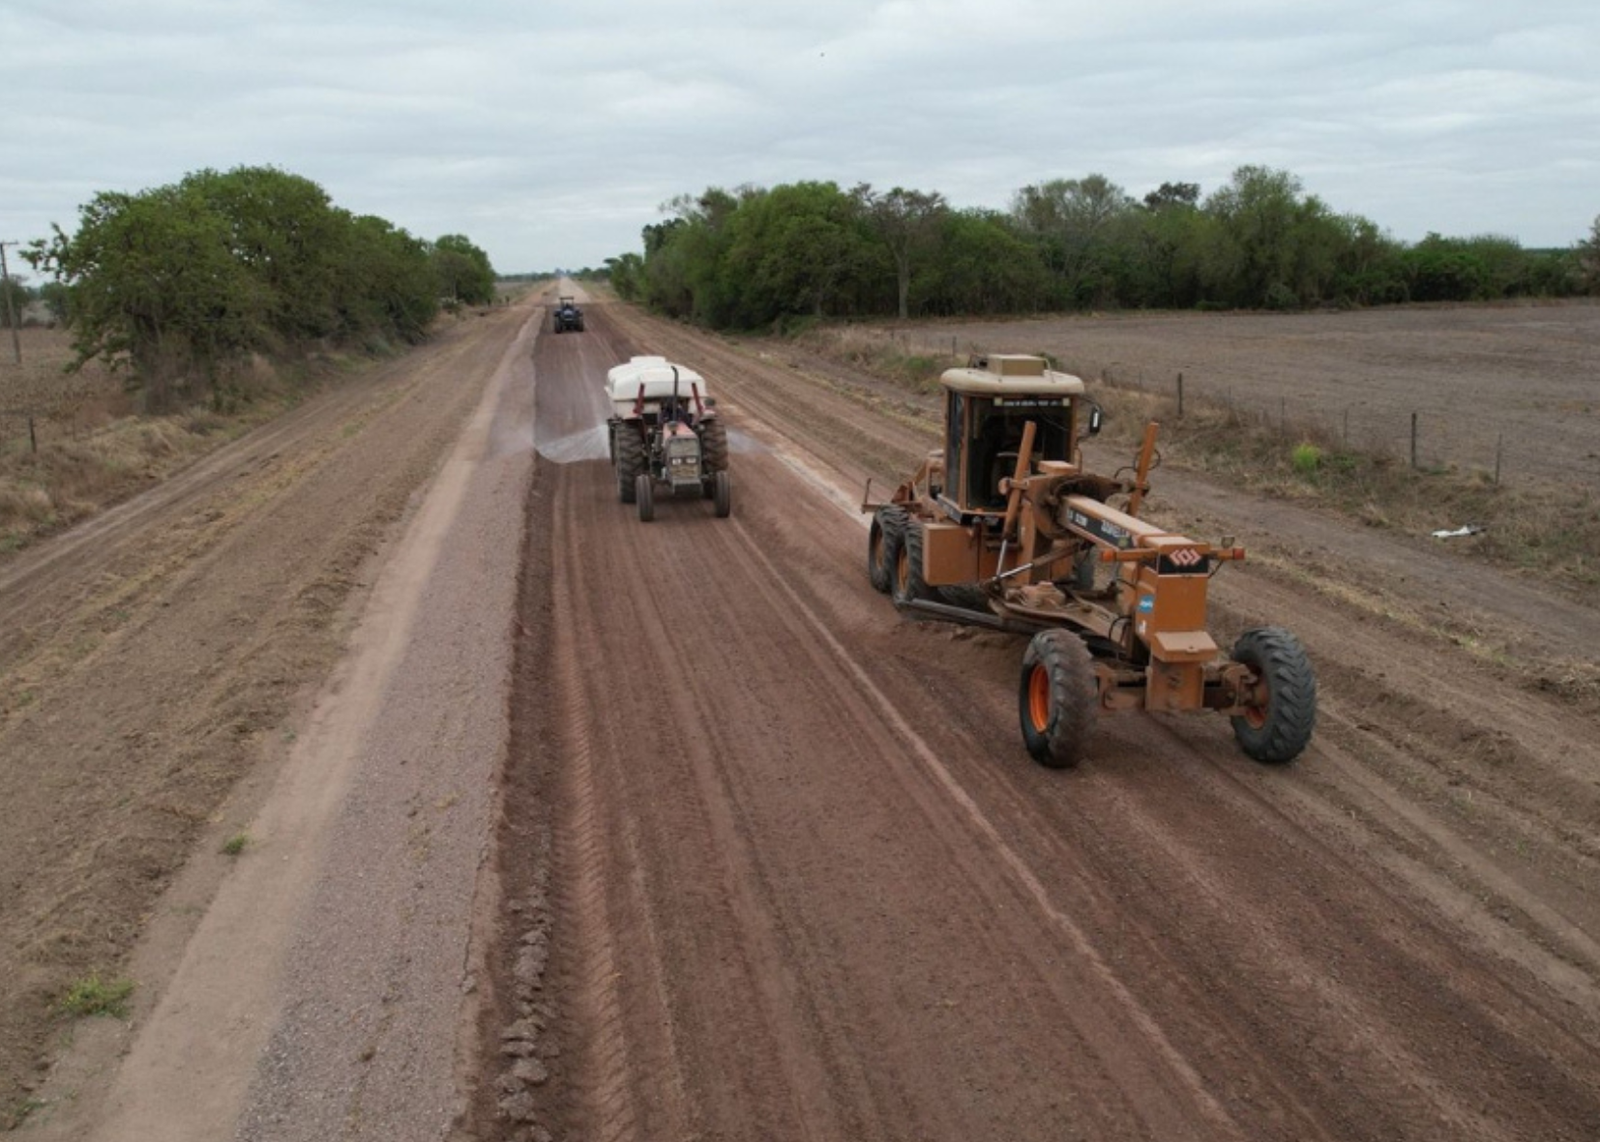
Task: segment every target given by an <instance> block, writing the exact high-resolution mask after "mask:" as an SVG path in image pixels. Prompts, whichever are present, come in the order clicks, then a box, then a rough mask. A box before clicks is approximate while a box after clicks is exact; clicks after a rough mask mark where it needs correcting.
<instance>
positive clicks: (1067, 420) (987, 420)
mask: <svg viewBox="0 0 1600 1142" xmlns="http://www.w3.org/2000/svg"><path fill="white" fill-rule="evenodd" d="M966 403H967V406H968V407H967V408H966V410H965V411H966V414H967V415H966V416H965V417H964V418H962V419H963V421H964V423H963V429H964V432H965V435H966V445H967V449H966V451H967V475H966V479H967V487H966V492H967V496H966V500H967V505H968V506H969V507H971V508H974V509H978V510H984V509H990V510H993V509H997V508H1002V507H1004V506H1005V502H1006V498H1005V496H1004V495H1002V494H1001V492H1000V481H1001V480H1003V479H1005V478H1006V477H1008V476H1011V475H1013V474H1014V473H1015V472H1016V468H1017V454H1018V452H1020V451H1021V450H1022V432H1023V427H1024V426H1025V425H1026V424H1027V423H1028V421H1030V420H1031V421H1033V422H1034V424H1035V425H1036V428H1035V430H1034V440H1033V460H1034V462H1035V463H1037V462H1038V461H1040V460H1070V459H1071V458H1072V407H1071V404H1070V402H1069V401H1068V400H1067V398H1065V397H968V398H967V402H966Z"/></svg>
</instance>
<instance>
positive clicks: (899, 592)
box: [894, 520, 933, 607]
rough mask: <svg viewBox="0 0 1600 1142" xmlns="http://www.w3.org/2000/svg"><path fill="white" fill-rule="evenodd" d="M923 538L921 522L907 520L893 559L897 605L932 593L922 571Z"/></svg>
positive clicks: (895, 600)
mask: <svg viewBox="0 0 1600 1142" xmlns="http://www.w3.org/2000/svg"><path fill="white" fill-rule="evenodd" d="M923 538H924V533H923V530H922V524H921V523H919V522H918V521H916V520H907V521H906V526H905V531H903V532H902V533H901V536H900V548H899V550H898V551H896V552H895V560H894V603H895V606H897V607H903V606H905V605H906V604H907V603H913V602H916V601H917V600H918V599H926V598H929V597H930V596H931V595H932V594H933V592H932V591H930V590H929V589H928V580H927V579H926V578H924V576H923V571H922V548H923Z"/></svg>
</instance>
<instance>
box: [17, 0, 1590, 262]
mask: <svg viewBox="0 0 1600 1142" xmlns="http://www.w3.org/2000/svg"><path fill="white" fill-rule="evenodd" d="M0 59H3V61H4V73H3V74H4V75H5V78H6V90H7V93H8V96H9V103H10V109H9V111H8V112H7V113H6V115H5V116H4V117H3V119H0V156H3V159H0V238H4V239H22V240H24V241H26V240H28V239H31V238H37V237H43V236H45V235H47V234H48V233H49V228H50V224H51V223H53V222H54V223H60V224H61V225H62V226H63V227H64V228H65V229H67V230H69V231H71V230H73V229H75V228H76V225H77V218H78V207H79V206H80V205H81V204H82V203H84V202H87V201H88V200H89V199H90V198H91V197H92V196H93V195H94V194H95V193H97V192H99V191H102V190H117V191H138V190H143V189H146V188H149V187H153V186H160V185H163V184H167V183H171V182H176V181H177V180H178V179H180V178H182V177H183V176H184V175H185V174H187V173H189V172H190V171H194V170H198V169H201V168H205V167H211V168H215V169H219V170H226V169H229V168H232V167H236V166H245V165H248V166H255V165H273V166H277V167H280V168H282V169H284V170H287V171H290V172H292V173H294V174H298V175H303V176H305V177H307V178H310V179H312V180H314V181H316V182H317V183H319V184H321V186H322V187H323V188H324V189H325V190H326V191H327V192H328V194H329V195H330V196H331V198H332V199H333V201H334V202H335V203H336V204H337V205H339V206H341V207H344V208H346V209H348V210H352V211H354V212H356V213H361V214H378V215H381V216H383V217H384V218H387V219H389V220H390V221H391V222H394V223H395V224H396V225H399V226H403V227H405V228H406V229H408V230H410V231H411V232H412V233H413V234H416V235H417V236H419V237H423V238H428V239H433V238H437V237H439V236H440V235H442V234H447V233H464V234H466V235H467V236H468V237H470V238H471V239H472V240H473V241H474V242H476V243H477V244H478V245H479V246H481V247H483V248H484V249H485V250H486V251H488V253H489V256H490V259H491V260H492V261H493V263H494V265H495V267H496V268H497V269H498V270H500V271H502V272H514V271H520V270H533V269H546V268H553V267H558V266H559V267H568V268H576V267H580V266H585V265H598V264H600V263H601V262H602V261H603V260H604V259H605V258H606V257H607V256H610V255H613V254H617V253H621V252H623V251H626V250H638V249H640V248H641V246H640V238H639V231H640V228H641V227H642V226H644V225H646V224H647V223H650V222H653V221H656V220H658V219H659V217H660V210H659V208H660V206H661V204H662V203H663V202H665V201H666V200H667V199H669V198H671V197H673V196H674V195H677V194H680V193H684V192H696V193H697V192H699V191H701V190H704V189H705V188H706V187H708V186H722V187H729V188H731V187H735V186H738V185H741V184H745V183H752V184H755V185H759V186H771V185H775V184H777V183H783V182H793V181H797V180H801V179H819V180H829V179H831V180H833V181H835V182H837V183H839V184H840V185H841V186H843V187H850V186H853V185H855V184H856V183H859V182H868V183H871V184H873V185H874V186H876V187H879V188H881V189H888V188H890V187H893V186H897V185H898V186H906V187H912V188H916V189H920V190H937V191H941V192H943V193H944V195H945V196H946V197H947V198H948V199H949V200H950V202H951V203H952V204H953V205H956V206H961V207H969V206H988V207H999V208H1004V207H1006V206H1007V205H1008V204H1009V201H1010V199H1011V196H1012V194H1013V192H1015V191H1016V190H1017V189H1018V188H1020V187H1023V186H1026V185H1028V184H1030V183H1036V182H1040V181H1043V180H1046V179H1051V178H1077V177H1082V176H1083V175H1086V174H1091V173H1099V174H1103V175H1105V176H1106V177H1107V178H1109V179H1111V180H1112V181H1113V182H1115V183H1117V184H1118V185H1120V186H1122V187H1123V188H1124V189H1125V190H1127V191H1128V192H1129V193H1131V194H1133V195H1135V196H1138V197H1142V196H1143V195H1144V194H1145V193H1146V192H1147V191H1149V190H1151V189H1153V188H1155V187H1156V186H1157V185H1159V184H1160V183H1161V182H1163V181H1185V182H1197V183H1199V184H1200V186H1201V189H1202V192H1203V193H1205V194H1209V193H1211V192H1212V191H1213V190H1215V189H1217V187H1219V186H1220V185H1222V184H1223V183H1225V182H1226V181H1227V180H1228V178H1229V176H1230V174H1231V172H1232V171H1233V170H1234V169H1235V168H1237V167H1239V166H1241V165H1244V164H1257V165H1264V166H1270V167H1276V168H1280V169H1285V170H1289V171H1291V172H1293V173H1294V174H1296V175H1298V176H1299V177H1300V179H1301V180H1302V182H1303V183H1304V186H1305V189H1306V190H1307V191H1308V192H1310V193H1313V194H1316V195H1319V196H1320V197H1321V198H1322V199H1323V200H1324V201H1325V202H1327V203H1328V204H1329V206H1331V207H1332V208H1333V209H1334V210H1336V211H1339V212H1347V213H1357V214H1362V215H1365V216H1366V217H1368V218H1370V219H1372V220H1373V221H1375V222H1377V223H1378V224H1379V225H1380V226H1382V227H1384V228H1385V229H1387V230H1389V231H1390V232H1391V233H1393V234H1394V235H1395V236H1396V237H1398V238H1401V239H1404V240H1407V241H1414V240H1416V239H1418V238H1421V237H1422V236H1423V235H1424V234H1425V233H1426V232H1427V231H1429V230H1437V231H1440V232H1442V233H1444V234H1450V235H1469V234H1479V233H1498V234H1507V235H1510V236H1512V237H1514V238H1517V239H1519V240H1520V241H1521V242H1522V243H1523V244H1524V245H1528V246H1568V245H1571V244H1572V243H1573V242H1574V241H1576V240H1577V239H1579V238H1580V237H1583V236H1584V235H1586V234H1587V233H1588V230H1589V226H1590V224H1591V222H1592V221H1593V219H1594V218H1595V216H1596V215H1597V214H1600V2H1597V0H1572V2H1569V0H1520V2H1518V3H1507V2H1499V0H1477V2H1472V3H1464V2H1454V0H1382V2H1378V0H1338V2H1322V0H1272V2H1265V0H1225V2H1208V0H1182V2H1178V0H1098V2H1095V3H1083V2H1079V0H1059V2H1055V3H1050V2H1046V0H888V2H876V0H810V2H807V3H786V2H779V3H762V2H760V0H737V2H723V0H698V2H690V0H557V2H550V0H545V2H542V3H529V2H527V0H515V2H512V0H313V2H301V0H127V2H124V0H0Z"/></svg>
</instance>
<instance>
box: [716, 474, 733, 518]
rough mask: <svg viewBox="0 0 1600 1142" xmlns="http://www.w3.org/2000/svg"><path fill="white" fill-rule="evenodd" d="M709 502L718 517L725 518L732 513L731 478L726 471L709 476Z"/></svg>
mask: <svg viewBox="0 0 1600 1142" xmlns="http://www.w3.org/2000/svg"><path fill="white" fill-rule="evenodd" d="M711 503H712V507H713V508H714V509H715V510H716V513H717V518H718V519H727V518H728V516H729V515H731V514H732V513H733V478H732V477H731V476H729V475H728V473H726V472H717V473H715V474H714V475H713V476H712V477H711Z"/></svg>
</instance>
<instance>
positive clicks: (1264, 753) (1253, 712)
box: [1231, 627, 1317, 765]
mask: <svg viewBox="0 0 1600 1142" xmlns="http://www.w3.org/2000/svg"><path fill="white" fill-rule="evenodd" d="M1233 657H1234V661H1236V662H1242V663H1244V665H1246V666H1248V667H1249V668H1250V672H1251V673H1252V674H1253V675H1254V676H1255V683H1254V685H1253V686H1251V688H1250V695H1249V697H1250V701H1249V702H1247V703H1246V705H1245V712H1244V713H1243V714H1239V715H1236V716H1234V717H1233V718H1232V719H1231V720H1232V722H1233V736H1234V737H1235V738H1237V739H1238V741H1239V748H1240V749H1242V750H1244V752H1245V754H1246V755H1248V756H1249V757H1252V758H1254V759H1255V760H1256V761H1260V762H1265V763H1267V764H1268V765H1281V764H1283V763H1284V762H1287V761H1293V760H1294V759H1295V758H1297V757H1299V756H1300V754H1301V752H1302V751H1303V750H1304V749H1305V748H1306V746H1307V745H1308V744H1310V742H1311V729H1312V727H1313V726H1314V725H1315V724H1316V720H1317V678H1316V675H1315V674H1313V673H1312V671H1311V660H1310V659H1308V658H1307V657H1306V652H1305V648H1304V647H1302V646H1301V645H1300V641H1299V640H1298V639H1296V638H1295V637H1294V635H1292V634H1290V633H1289V632H1288V631H1286V630H1284V629H1282V628H1281V627H1260V628H1257V629H1256V630H1248V631H1245V632H1244V634H1242V635H1240V636H1239V641H1238V642H1236V643H1234V645H1233Z"/></svg>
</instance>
